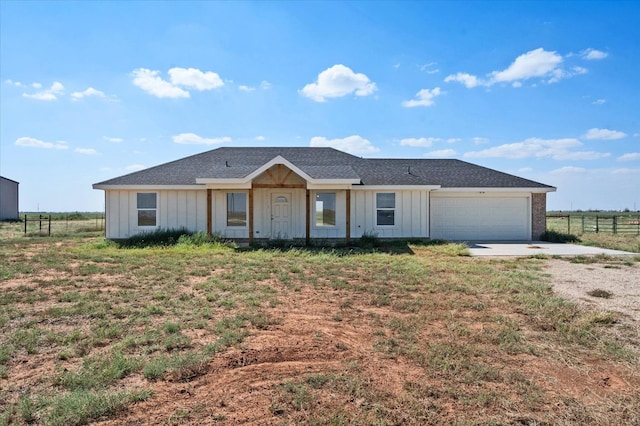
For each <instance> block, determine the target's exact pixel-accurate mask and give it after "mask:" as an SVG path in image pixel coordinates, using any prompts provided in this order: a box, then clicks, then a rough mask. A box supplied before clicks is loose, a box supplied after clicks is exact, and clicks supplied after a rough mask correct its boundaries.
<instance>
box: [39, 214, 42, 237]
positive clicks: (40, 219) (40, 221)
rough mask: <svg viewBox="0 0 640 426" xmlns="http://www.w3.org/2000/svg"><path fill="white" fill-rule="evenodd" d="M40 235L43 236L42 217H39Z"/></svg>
mask: <svg viewBox="0 0 640 426" xmlns="http://www.w3.org/2000/svg"><path fill="white" fill-rule="evenodd" d="M38 226H39V228H38V233H39V234H40V235H42V215H38Z"/></svg>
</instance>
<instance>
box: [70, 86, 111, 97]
mask: <svg viewBox="0 0 640 426" xmlns="http://www.w3.org/2000/svg"><path fill="white" fill-rule="evenodd" d="M89 96H95V97H97V98H104V97H105V94H104V92H101V91H100V90H96V89H94V88H93V87H89V88H88V89H87V90H85V91H84V92H73V93H72V94H71V97H72V98H73V99H74V100H79V99H82V98H86V97H89Z"/></svg>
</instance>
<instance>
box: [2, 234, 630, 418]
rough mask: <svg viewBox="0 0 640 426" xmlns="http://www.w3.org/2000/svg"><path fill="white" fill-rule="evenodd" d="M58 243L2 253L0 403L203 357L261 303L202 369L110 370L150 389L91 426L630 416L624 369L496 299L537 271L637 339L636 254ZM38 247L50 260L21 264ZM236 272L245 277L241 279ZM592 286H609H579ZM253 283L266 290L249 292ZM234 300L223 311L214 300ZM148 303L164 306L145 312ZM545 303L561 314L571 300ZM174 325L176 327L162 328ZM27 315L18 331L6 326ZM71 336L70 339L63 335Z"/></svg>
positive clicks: (117, 385)
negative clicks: (612, 257) (114, 357)
mask: <svg viewBox="0 0 640 426" xmlns="http://www.w3.org/2000/svg"><path fill="white" fill-rule="evenodd" d="M67 244H68V243H56V244H55V245H46V244H30V245H28V246H27V247H25V249H23V250H11V251H7V254H5V260H6V265H15V268H16V269H15V271H14V269H11V270H9V269H8V267H7V272H6V276H7V277H9V278H7V279H4V280H0V295H3V297H4V298H5V302H3V303H4V305H3V306H0V308H3V309H5V308H6V314H5V318H6V319H5V320H4V321H5V323H4V325H3V327H4V328H1V329H0V331H2V332H3V334H4V336H2V335H0V337H3V338H5V339H6V341H7V342H9V341H11V342H16V343H14V345H15V347H16V348H17V349H15V350H14V351H13V352H12V353H11V354H10V355H9V356H8V357H6V358H7V360H5V361H4V362H5V365H6V367H5V370H4V373H3V374H4V377H0V413H1V409H2V408H3V404H8V403H11V404H16V403H17V401H19V400H20V398H21V397H22V396H23V395H30V394H31V395H37V394H39V395H45V396H49V395H54V396H55V395H56V394H57V393H60V391H61V390H64V386H65V383H67V382H71V381H72V379H73V380H80V379H81V378H83V377H88V376H89V375H90V374H91V365H90V364H87V363H86V361H87V359H90V358H92V359H95V360H98V359H107V358H108V356H109V354H110V353H116V352H119V353H122V354H124V355H123V357H124V358H123V359H134V358H135V359H139V360H142V361H144V362H147V363H150V362H151V360H152V359H153V358H154V357H156V358H161V357H163V356H166V357H169V356H172V355H174V354H175V353H177V352H179V351H180V350H184V351H185V352H186V351H187V350H194V351H195V350H199V349H200V348H203V347H205V346H206V345H207V344H212V343H214V342H215V341H216V339H217V338H218V337H217V336H216V324H220V323H221V322H222V320H223V319H229V318H240V317H239V316H238V315H240V314H245V315H249V314H251V313H255V312H259V313H263V314H264V315H265V318H269V319H270V321H269V322H266V323H259V322H256V324H254V326H252V328H251V329H250V330H249V333H248V334H247V336H246V338H245V339H244V340H242V341H239V342H238V344H235V345H230V346H229V347H226V348H223V349H221V350H219V351H218V352H215V353H213V354H212V355H210V356H209V357H208V358H206V361H205V362H203V363H200V364H193V365H190V366H189V368H184V369H181V370H176V372H171V371H169V372H168V373H167V374H166V375H162V376H160V377H158V378H155V379H149V378H148V377H146V376H145V375H144V374H143V371H141V370H142V367H138V368H137V369H136V368H132V369H131V371H130V372H128V373H126V374H125V373H123V374H122V375H121V378H119V379H118V380H115V381H113V382H112V383H109V384H108V386H110V389H116V390H117V389H138V388H144V389H151V390H152V394H151V396H150V397H149V398H148V399H146V400H144V401H139V402H135V403H132V404H129V405H128V406H126V407H125V408H123V409H120V410H116V412H112V413H109V415H108V418H107V417H105V416H102V417H99V418H97V420H96V419H90V421H89V422H91V423H92V424H101V425H143V424H144V425H146V424H168V425H175V424H194V425H196V424H197V425H201V424H210V425H213V424H215V425H236V424H248V425H284V424H287V425H288V424H336V425H342V424H345V425H346V424H361V425H368V424H389V425H392V424H393V425H400V424H403V425H405V424H406V425H425V424H434V425H435V424H486V423H494V424H529V425H534V424H616V423H621V422H622V423H627V424H640V414H639V413H640V397H639V396H638V392H637V389H638V388H640V375H639V374H638V371H637V369H636V368H635V366H636V365H637V363H634V361H630V362H628V363H627V362H625V361H619V360H614V359H610V358H609V357H607V356H603V355H602V352H598V350H599V349H595V348H594V347H587V346H584V347H583V346H579V345H571V344H566V342H565V340H570V339H571V338H573V337H572V336H570V335H567V336H566V337H565V336H561V335H559V334H556V331H557V329H558V328H559V326H558V324H559V323H556V322H554V319H553V318H548V317H545V316H543V315H542V314H538V313H535V312H534V313H532V312H530V311H527V308H526V305H525V304H524V302H522V303H523V304H521V305H520V304H517V302H516V299H514V300H508V299H509V298H510V297H511V296H513V297H517V295H518V294H522V293H524V292H528V291H531V290H526V289H525V287H527V286H535V285H536V284H539V277H540V276H541V275H542V278H543V279H548V280H549V282H550V283H553V286H554V289H555V291H556V292H558V294H561V295H563V296H566V297H570V298H571V299H574V300H577V301H579V302H580V303H583V304H589V305H590V306H596V307H598V308H602V309H606V310H615V311H620V312H623V316H621V317H620V321H621V322H624V324H627V323H628V324H631V325H633V327H634V328H633V330H635V332H636V335H635V337H633V336H631V337H630V336H628V335H627V333H628V332H627V331H624V333H625V335H624V338H625V340H624V342H625V343H628V342H630V344H631V345H635V348H634V350H638V348H639V347H640V346H638V341H639V340H640V339H639V336H638V335H637V333H638V324H639V323H640V321H639V317H638V315H640V312H639V311H638V306H640V303H638V302H639V301H638V299H639V298H640V296H639V291H638V290H639V289H638V283H639V282H640V266H639V265H638V264H637V263H636V264H634V265H633V266H628V265H625V264H619V263H590V264H574V263H570V262H569V261H568V260H556V259H549V260H539V259H520V260H513V261H507V260H491V259H474V258H469V257H457V256H451V255H450V254H448V253H447V252H445V251H444V250H446V249H447V248H446V247H442V248H441V247H437V246H436V247H413V254H412V255H411V256H408V255H399V256H387V255H383V254H371V255H362V256H334V255H331V254H324V255H316V254H305V253H303V252H300V253H296V252H295V251H294V252H282V253H280V252H277V251H275V252H251V253H247V254H237V253H235V252H233V251H231V250H227V251H220V252H211V253H209V252H206V251H198V250H195V249H194V250H192V251H185V252H180V251H175V253H174V252H172V251H171V249H167V250H164V251H161V250H158V251H155V252H148V253H147V252H145V251H134V252H132V254H127V252H125V251H122V250H115V249H112V248H99V247H100V246H99V245H95V246H92V245H87V246H84V247H80V248H79V249H76V248H75V247H71V244H69V247H65V245H67ZM44 251H46V252H47V255H48V257H47V262H48V263H47V265H45V266H44V267H37V268H36V267H35V266H30V268H31V269H27V268H26V267H25V265H32V263H30V262H31V261H32V260H33V258H34V257H35V256H38V255H40V254H41V253H42V252H44ZM172 253H173V254H172ZM185 253H186V255H185ZM13 267H14V266H12V268H13ZM252 268H253V269H252ZM269 268H271V269H269ZM185 271H188V273H186V274H185ZM242 274H246V276H247V277H248V278H247V279H246V280H244V281H243V279H242V278H237V277H238V276H240V277H242ZM256 274H261V278H260V280H259V281H258V280H256V279H255V278H254V277H255V276H256ZM332 274H334V275H332ZM327 277H331V278H327ZM531 277H533V278H531ZM207 285H208V286H209V287H206V286H207ZM519 286H520V287H519ZM597 289H601V290H606V291H609V292H611V293H612V296H611V297H610V298H609V299H604V298H598V297H592V296H589V295H588V294H587V292H589V291H591V290H597ZM267 290H268V291H267ZM546 290H547V291H548V289H546ZM261 292H262V293H261ZM259 294H265V295H277V300H275V299H264V300H257V302H256V301H255V300H253V299H249V298H248V296H251V295H259ZM245 295H246V298H244V299H243V298H242V297H245ZM534 295H535V291H531V297H534ZM231 296H233V297H234V299H233V300H234V304H233V305H229V307H227V308H225V307H220V308H218V309H217V310H216V309H213V308H211V306H214V303H217V302H221V301H222V300H224V298H225V297H231ZM274 297H275V296H274ZM631 298H635V299H631ZM630 299H631V300H630ZM270 300H272V302H273V303H271V302H270ZM540 300H543V299H540ZM544 300H547V299H544ZM9 301H11V302H9ZM154 306H155V307H161V308H162V309H160V308H157V309H156V310H154V311H152V313H150V314H145V313H148V312H149V307H154ZM200 306H204V308H206V309H207V310H206V311H204V310H203V311H202V315H200V314H198V315H199V316H198V317H197V318H196V319H197V320H198V321H199V323H202V325H198V326H196V325H193V324H195V321H196V320H195V319H194V320H189V319H188V318H190V317H191V316H193V315H192V314H194V313H199V312H200V311H198V310H197V309H200V308H199V307H200ZM220 306H222V305H220ZM9 307H10V308H11V310H10V309H8V308H9ZM85 308H86V309H85ZM89 308H90V309H89ZM63 309H64V310H63ZM81 309H84V310H81ZM76 312H78V313H76ZM558 312H559V313H560V314H564V313H567V318H569V320H568V321H569V322H570V321H571V318H572V315H573V311H571V310H563V309H560V310H558ZM2 313H3V312H2V310H0V314H2ZM98 315H99V316H98ZM234 315H235V316H234ZM94 316H96V318H94ZM135 318H140V321H138V322H135V321H134V320H135ZM194 318H195V317H194ZM563 318H564V317H563ZM178 321H181V322H180V328H179V330H178V331H173V332H170V331H167V330H169V329H168V328H167V324H169V323H171V322H178ZM188 321H193V323H190V322H188ZM25 323H29V324H31V325H30V328H28V329H26V328H25V330H26V331H24V332H22V331H21V330H19V331H20V332H21V333H22V334H19V335H18V334H16V332H15V331H14V329H15V328H16V327H19V326H22V324H25ZM562 325H563V324H562ZM574 325H575V326H576V327H578V326H580V324H574ZM118 327H119V328H118ZM134 327H137V328H138V329H135V328H134ZM145 327H146V328H145ZM615 328H616V329H617V328H618V327H617V324H616V327H615ZM141 330H144V331H145V332H144V333H143V332H142V331H141ZM153 330H160V332H158V333H156V335H159V336H160V337H161V338H162V339H165V340H158V342H157V343H154V342H155V341H154V342H151V343H154V344H153V345H152V344H151V343H149V344H148V346H144V345H145V344H146V343H144V342H139V343H137V342H138V341H134V340H133V339H134V338H137V339H140V338H141V336H149V337H148V338H149V339H151V338H152V337H153V336H154V334H151V332H153ZM162 330H164V331H162ZM598 330H599V329H598ZM624 330H627V329H626V328H625V329H624ZM36 332H37V333H38V334H36ZM71 332H75V333H76V334H77V340H78V342H77V343H75V342H71V343H67V342H68V340H70V339H69V338H68V337H67V336H68V335H69V334H70V333H71ZM107 332H110V333H111V334H106V333H107ZM171 333H173V334H171ZM30 336H34V337H33V338H34V339H35V338H36V337H38V339H37V344H38V345H37V346H35V347H34V348H29V347H28V346H26V345H25V344H24V343H23V342H24V340H25V339H26V338H29V337H30ZM173 336H177V337H182V336H185V339H188V340H187V343H184V344H183V345H184V348H182V347H178V346H176V345H174V346H171V347H169V348H168V349H167V347H168V346H167V345H168V343H165V342H168V341H169V340H168V339H169V338H170V337H173ZM127 337H130V339H129V340H126V338H127ZM83 342H86V343H83ZM127 342H128V346H127ZM169 342H170V341H169ZM180 342H181V341H180ZM134 344H136V345H138V346H135V345H134ZM19 345H22V346H19ZM64 345H68V346H64ZM162 345H165V346H162ZM163 347H164V348H165V349H163ZM67 348H72V349H73V353H72V354H71V355H66V354H67V353H68V351H67V352H65V351H64V350H63V349H65V350H66V349H67ZM80 349H82V353H80ZM145 351H146V352H145ZM62 355H64V356H62ZM100 357H102V358H100ZM94 365H97V364H94ZM70 372H75V373H73V374H72V375H70ZM65 380H67V382H65ZM66 386H70V385H66ZM105 386H106V385H105ZM89 389H91V388H89ZM97 389H101V388H100V387H97ZM3 399H4V401H3ZM33 400H34V401H35V402H34V404H36V403H38V399H37V398H35V397H34V398H33ZM5 407H8V405H5ZM28 409H29V406H26V408H25V406H20V407H19V408H18V409H16V411H15V412H14V414H11V417H10V418H9V417H6V418H8V419H9V422H8V423H9V424H11V423H12V421H14V420H15V423H16V424H26V423H27V421H26V420H24V419H26V418H29V416H27V415H24V414H21V413H22V412H23V411H24V412H27V411H28ZM50 411H51V410H50ZM7 412H8V411H7ZM43 413H44V412H43ZM27 414H29V413H27ZM45 414H46V413H45ZM43 415H44V414H43ZM20 416H22V417H20ZM33 417H34V418H35V420H36V421H38V422H39V421H40V420H41V419H42V418H38V417H37V416H33ZM0 420H1V419H0ZM32 421H33V420H32ZM1 423H2V422H0V424H1ZM50 423H52V424H68V423H65V422H62V421H61V422H60V423H53V422H50ZM78 424H80V423H78Z"/></svg>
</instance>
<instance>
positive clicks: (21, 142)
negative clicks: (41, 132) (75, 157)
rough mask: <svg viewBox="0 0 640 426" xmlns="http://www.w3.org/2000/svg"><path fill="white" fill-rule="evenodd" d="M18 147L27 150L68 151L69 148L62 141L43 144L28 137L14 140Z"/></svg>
mask: <svg viewBox="0 0 640 426" xmlns="http://www.w3.org/2000/svg"><path fill="white" fill-rule="evenodd" d="M15 144H16V145H18V146H24V147H27V148H44V149H68V148H69V146H68V145H67V143H66V142H64V141H58V142H55V143H53V142H44V141H41V140H40V139H36V138H30V137H26V136H25V137H21V138H18V139H16V142H15Z"/></svg>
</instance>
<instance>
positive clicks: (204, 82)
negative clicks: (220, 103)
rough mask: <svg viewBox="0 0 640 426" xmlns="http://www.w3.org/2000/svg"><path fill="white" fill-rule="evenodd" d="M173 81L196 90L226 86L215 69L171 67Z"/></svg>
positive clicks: (170, 74)
mask: <svg viewBox="0 0 640 426" xmlns="http://www.w3.org/2000/svg"><path fill="white" fill-rule="evenodd" d="M169 77H170V78H171V83H172V84H174V85H175V86H183V87H188V88H191V89H196V90H213V89H217V88H218V87H222V86H224V82H223V81H222V79H221V78H220V76H219V75H218V74H217V73H215V72H213V71H206V72H202V71H200V70H199V69H197V68H171V69H170V70H169Z"/></svg>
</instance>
